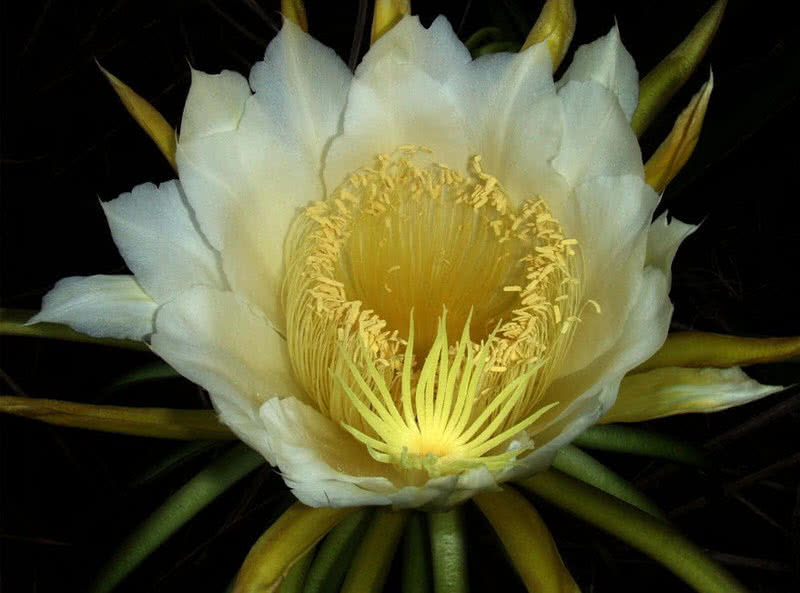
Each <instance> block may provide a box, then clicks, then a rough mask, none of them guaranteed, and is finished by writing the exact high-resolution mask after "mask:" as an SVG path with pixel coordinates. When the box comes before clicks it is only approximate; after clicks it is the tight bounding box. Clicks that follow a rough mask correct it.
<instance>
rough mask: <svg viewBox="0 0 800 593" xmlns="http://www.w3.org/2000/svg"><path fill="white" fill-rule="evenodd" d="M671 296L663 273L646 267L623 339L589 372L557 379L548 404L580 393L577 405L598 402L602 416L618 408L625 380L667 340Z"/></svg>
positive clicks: (590, 368)
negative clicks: (626, 376) (582, 402)
mask: <svg viewBox="0 0 800 593" xmlns="http://www.w3.org/2000/svg"><path fill="white" fill-rule="evenodd" d="M667 292H668V286H667V277H666V275H665V274H664V272H663V270H660V269H659V268H657V267H653V266H648V267H646V268H645V270H644V274H643V276H642V281H641V283H640V285H639V289H638V293H637V295H636V300H635V303H634V305H633V306H632V307H631V308H630V312H629V314H628V316H627V319H625V322H624V325H623V329H622V333H621V335H620V336H619V339H618V340H617V341H616V342H615V343H614V344H613V345H612V346H611V347H610V348H609V349H608V350H606V352H605V353H603V354H602V355H601V356H600V357H599V358H597V359H595V360H594V361H593V362H592V363H591V364H589V365H588V366H586V367H585V368H583V369H580V370H577V371H576V372H574V373H572V374H570V375H567V376H564V377H561V378H559V379H557V380H556V381H555V382H554V383H553V384H552V385H551V386H550V388H549V389H548V391H547V394H546V396H545V400H546V401H569V400H571V398H573V397H574V395H575V394H576V393H578V394H582V395H580V396H579V397H578V399H577V400H576V401H578V402H580V401H582V400H583V399H585V398H589V399H595V398H597V401H598V402H599V404H600V405H599V408H598V411H599V412H600V414H604V413H605V412H606V411H608V409H609V408H610V407H611V406H612V405H613V404H614V400H615V398H616V396H617V390H618V388H619V384H620V381H621V380H622V377H623V376H625V374H626V373H627V372H628V371H630V370H631V369H632V368H634V367H636V366H637V365H639V364H640V363H642V362H643V361H645V360H647V359H648V358H650V356H652V355H653V353H654V352H655V351H656V350H658V349H659V348H660V347H661V346H662V345H663V344H664V340H666V338H667V332H668V330H669V323H670V319H671V318H672V310H673V307H672V303H671V302H670V300H669V297H668V295H667ZM573 344H574V342H573ZM568 356H569V354H568ZM575 436H577V434H576V435H575Z"/></svg>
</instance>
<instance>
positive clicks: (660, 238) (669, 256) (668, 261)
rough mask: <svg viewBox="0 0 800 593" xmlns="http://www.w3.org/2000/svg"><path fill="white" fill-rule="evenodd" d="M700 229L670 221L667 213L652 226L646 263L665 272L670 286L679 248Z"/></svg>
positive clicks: (674, 219) (677, 221) (673, 219)
mask: <svg viewBox="0 0 800 593" xmlns="http://www.w3.org/2000/svg"><path fill="white" fill-rule="evenodd" d="M698 228H700V227H699V225H694V224H687V223H685V222H681V221H680V220H678V219H677V218H672V220H669V221H668V220H667V213H666V212H664V213H663V214H661V216H659V217H658V218H656V219H655V220H654V221H653V224H651V225H650V232H649V233H648V234H647V260H646V263H647V265H651V266H656V267H658V268H661V269H662V270H663V271H664V273H665V274H666V275H667V285H668V286H669V285H671V284H672V260H674V259H675V254H676V253H677V252H678V247H679V246H680V244H681V243H683V241H684V239H686V238H687V237H688V236H689V235H691V234H692V233H693V232H695V231H696V230H697V229H698Z"/></svg>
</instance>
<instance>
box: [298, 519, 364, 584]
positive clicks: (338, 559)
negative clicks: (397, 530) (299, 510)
mask: <svg viewBox="0 0 800 593" xmlns="http://www.w3.org/2000/svg"><path fill="white" fill-rule="evenodd" d="M371 517H372V509H362V510H360V511H357V512H355V513H353V514H352V515H350V516H349V517H347V518H346V519H344V520H343V521H342V522H341V523H339V524H338V525H337V526H336V527H334V528H333V530H331V532H330V533H329V534H328V535H327V537H326V538H325V540H324V541H323V542H322V543H321V544H320V546H319V552H318V553H317V556H316V558H314V563H313V564H312V565H311V568H310V570H309V571H308V576H307V577H306V582H305V586H304V587H303V589H302V591H303V593H337V591H339V587H340V586H341V584H342V580H344V575H345V574H346V573H347V568H348V567H349V566H350V562H351V561H352V559H353V556H354V555H355V553H356V549H357V547H358V542H359V541H360V540H361V538H362V537H363V536H364V532H365V531H366V530H367V526H368V525H369V520H370V518H371Z"/></svg>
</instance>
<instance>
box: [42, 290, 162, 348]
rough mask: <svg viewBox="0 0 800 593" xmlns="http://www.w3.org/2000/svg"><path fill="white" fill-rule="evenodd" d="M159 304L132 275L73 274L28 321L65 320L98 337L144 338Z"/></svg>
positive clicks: (43, 301)
mask: <svg viewBox="0 0 800 593" xmlns="http://www.w3.org/2000/svg"><path fill="white" fill-rule="evenodd" d="M156 307H157V305H156V303H155V302H154V301H153V300H152V299H151V298H150V297H149V296H148V295H147V294H146V293H145V292H144V291H143V290H142V288H141V286H139V284H138V283H137V282H136V280H135V279H134V277H133V276H100V275H98V276H87V277H72V278H64V279H62V280H59V281H58V282H57V283H56V285H55V287H54V288H53V290H51V291H50V292H48V293H47V294H46V295H45V296H44V299H43V300H42V310H41V311H40V312H39V313H38V314H36V315H34V316H33V317H32V318H31V320H30V321H28V323H29V324H32V323H39V322H40V321H49V322H52V323H63V324H65V325H68V326H70V327H71V328H72V329H74V330H75V331H79V332H81V333H84V334H88V335H90V336H94V337H96V338H124V339H129V340H141V339H143V338H144V337H145V336H146V335H148V334H150V333H151V332H152V331H153V315H154V314H155V311H156Z"/></svg>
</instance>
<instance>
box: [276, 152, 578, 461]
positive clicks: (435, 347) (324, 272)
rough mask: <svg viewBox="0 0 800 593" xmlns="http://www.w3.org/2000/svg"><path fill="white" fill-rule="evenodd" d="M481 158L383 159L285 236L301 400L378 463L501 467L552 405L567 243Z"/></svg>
mask: <svg viewBox="0 0 800 593" xmlns="http://www.w3.org/2000/svg"><path fill="white" fill-rule="evenodd" d="M480 161H481V159H480V157H477V156H476V157H474V158H473V159H472V161H471V164H470V171H469V174H467V175H463V174H461V173H459V172H457V171H454V170H452V169H449V168H447V167H445V166H443V165H439V164H436V163H433V162H431V158H430V155H429V153H428V152H427V151H425V150H423V149H417V148H413V147H401V148H399V149H398V150H396V151H395V152H394V153H393V154H391V155H379V156H378V157H377V159H376V162H375V163H374V165H373V166H368V167H363V168H361V169H359V170H357V171H355V172H354V173H352V174H351V175H350V176H349V177H348V179H346V180H345V182H344V183H343V184H342V185H341V186H340V187H338V188H337V189H336V190H335V191H334V192H333V193H332V194H331V195H330V196H329V197H328V198H327V199H326V200H324V201H322V202H317V203H314V204H312V205H311V206H309V207H308V208H306V210H305V211H304V212H303V213H302V214H301V215H300V216H299V217H298V219H297V220H296V221H295V223H294V225H293V227H292V230H291V232H290V233H289V237H288V239H287V244H286V264H287V266H286V269H287V272H286V278H285V282H284V290H283V302H284V309H285V312H286V316H287V332H288V335H287V340H288V346H289V353H290V357H291V361H292V365H293V370H294V372H295V374H296V376H297V378H298V380H299V381H300V383H301V384H302V385H303V387H304V388H305V390H306V394H307V397H308V402H309V403H310V404H311V405H313V406H315V407H316V408H317V409H318V410H319V411H320V412H321V413H323V414H325V415H327V416H328V417H330V418H331V419H332V420H334V421H336V422H338V423H339V424H340V425H341V426H343V427H344V428H345V429H346V430H348V431H349V432H350V433H351V434H352V435H353V436H354V437H355V438H356V439H358V440H359V441H361V442H362V443H364V444H365V445H366V447H367V448H368V450H369V452H370V454H371V455H372V456H373V457H374V458H375V459H378V460H379V461H384V462H387V463H392V464H394V465H395V466H398V467H401V468H406V469H424V470H427V471H428V473H429V474H430V475H440V474H447V473H455V472H459V471H463V470H464V469H467V468H470V467H475V466H479V465H485V466H487V467H489V469H490V470H499V469H502V468H503V467H505V466H507V465H508V464H509V463H513V462H514V461H515V459H516V458H517V457H518V456H519V455H520V454H522V453H524V452H526V451H527V450H528V449H530V448H531V447H532V446H533V443H532V441H530V439H529V438H527V437H526V436H525V437H522V438H518V437H520V435H521V434H522V431H524V430H526V429H529V428H530V427H531V425H532V424H534V422H536V421H537V420H542V421H544V420H545V419H546V418H544V417H543V416H545V415H546V413H547V412H548V411H549V410H550V409H551V408H553V407H554V406H556V405H557V404H558V402H552V401H546V398H545V392H546V388H547V386H549V384H550V383H551V382H552V380H553V379H554V377H555V374H556V372H557V369H558V366H559V363H560V361H561V360H562V359H563V356H564V354H565V353H566V351H567V348H568V346H569V343H570V341H571V339H572V335H573V333H574V327H575V324H576V323H577V322H579V321H580V320H579V314H580V311H581V309H582V307H583V305H584V303H583V302H582V295H581V286H580V276H581V258H580V255H579V252H578V250H577V247H576V245H577V243H576V241H574V240H572V239H567V238H565V237H564V235H563V232H562V230H561V226H560V225H559V223H558V221H556V220H555V219H554V218H553V216H552V215H551V213H550V211H549V209H548V208H547V205H546V204H545V202H544V201H543V200H541V199H538V198H537V199H531V200H527V201H524V202H522V203H521V204H520V205H519V206H517V207H514V206H512V204H511V202H510V200H509V199H508V197H507V196H506V194H505V192H504V190H503V188H502V186H501V185H500V184H499V183H498V181H497V179H496V178H494V177H492V176H491V175H489V174H488V173H486V172H484V171H483V170H482V168H481V166H480ZM548 416H552V414H550V415H548ZM529 432H534V433H535V432H537V431H536V430H532V431H530V430H529ZM515 439H516V440H515Z"/></svg>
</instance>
